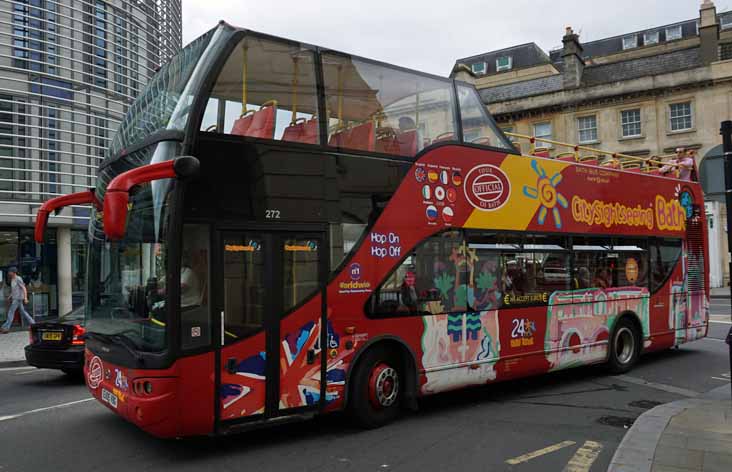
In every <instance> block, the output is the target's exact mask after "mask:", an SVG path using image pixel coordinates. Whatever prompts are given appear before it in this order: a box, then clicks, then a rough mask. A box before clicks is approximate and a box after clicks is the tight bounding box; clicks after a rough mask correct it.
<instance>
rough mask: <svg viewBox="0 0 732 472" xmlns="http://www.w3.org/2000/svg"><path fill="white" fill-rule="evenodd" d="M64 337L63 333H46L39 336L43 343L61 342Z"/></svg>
mask: <svg viewBox="0 0 732 472" xmlns="http://www.w3.org/2000/svg"><path fill="white" fill-rule="evenodd" d="M63 337H64V333H59V332H53V331H50V332H49V331H47V332H45V333H43V334H41V339H42V340H44V341H61V340H62V339H63Z"/></svg>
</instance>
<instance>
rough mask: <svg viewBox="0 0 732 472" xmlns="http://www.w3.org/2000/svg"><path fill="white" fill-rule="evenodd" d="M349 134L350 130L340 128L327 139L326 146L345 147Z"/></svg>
mask: <svg viewBox="0 0 732 472" xmlns="http://www.w3.org/2000/svg"><path fill="white" fill-rule="evenodd" d="M350 134H351V130H350V129H349V128H342V129H340V130H338V131H336V132H335V133H333V134H331V135H330V138H329V139H328V146H333V147H345V145H346V143H347V141H348V136H349V135H350Z"/></svg>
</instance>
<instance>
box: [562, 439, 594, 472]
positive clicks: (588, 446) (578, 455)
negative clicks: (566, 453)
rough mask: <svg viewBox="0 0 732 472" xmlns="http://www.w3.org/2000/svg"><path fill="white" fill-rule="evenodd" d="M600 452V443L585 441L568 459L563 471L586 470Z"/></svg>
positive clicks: (580, 471) (578, 471)
mask: <svg viewBox="0 0 732 472" xmlns="http://www.w3.org/2000/svg"><path fill="white" fill-rule="evenodd" d="M600 452H602V444H600V443H597V442H594V441H585V443H584V444H583V445H582V447H581V448H579V449H578V450H577V452H575V453H574V456H572V458H571V459H570V460H569V462H568V463H567V466H566V467H565V468H564V471H563V472H588V471H589V470H590V467H592V464H593V463H594V462H595V460H596V459H597V456H599V455H600Z"/></svg>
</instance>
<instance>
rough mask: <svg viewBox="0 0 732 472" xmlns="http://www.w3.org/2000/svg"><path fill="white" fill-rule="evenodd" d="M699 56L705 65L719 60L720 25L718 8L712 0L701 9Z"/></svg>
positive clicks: (703, 4) (706, 0) (706, 2)
mask: <svg viewBox="0 0 732 472" xmlns="http://www.w3.org/2000/svg"><path fill="white" fill-rule="evenodd" d="M699 45H700V46H699V55H700V56H701V60H702V63H703V64H711V63H712V62H714V61H717V60H719V23H718V22H717V8H716V7H715V6H714V2H712V1H711V0H704V2H703V3H702V4H701V7H699Z"/></svg>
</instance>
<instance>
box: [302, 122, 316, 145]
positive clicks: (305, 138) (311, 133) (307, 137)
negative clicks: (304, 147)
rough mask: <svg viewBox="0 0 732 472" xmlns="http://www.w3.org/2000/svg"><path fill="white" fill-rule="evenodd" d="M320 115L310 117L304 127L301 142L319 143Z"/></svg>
mask: <svg viewBox="0 0 732 472" xmlns="http://www.w3.org/2000/svg"><path fill="white" fill-rule="evenodd" d="M319 129H320V128H319V126H318V117H317V116H314V117H312V118H310V119H309V120H308V121H306V122H305V124H304V125H303V127H302V135H301V141H300V142H301V143H307V144H318V141H320V137H319V136H318V130H319Z"/></svg>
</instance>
